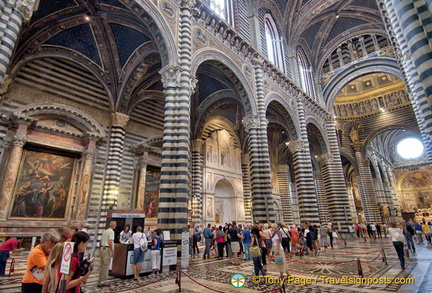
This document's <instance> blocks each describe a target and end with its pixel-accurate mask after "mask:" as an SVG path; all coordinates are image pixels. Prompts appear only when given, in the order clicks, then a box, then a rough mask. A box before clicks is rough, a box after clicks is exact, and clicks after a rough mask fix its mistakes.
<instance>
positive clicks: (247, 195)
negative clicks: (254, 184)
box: [242, 155, 252, 223]
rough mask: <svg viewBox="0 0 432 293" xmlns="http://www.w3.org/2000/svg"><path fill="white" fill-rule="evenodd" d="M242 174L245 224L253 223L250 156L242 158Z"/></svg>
mask: <svg viewBox="0 0 432 293" xmlns="http://www.w3.org/2000/svg"><path fill="white" fill-rule="evenodd" d="M242 173H243V178H242V179H243V196H244V199H243V200H244V210H245V222H246V223H252V196H251V185H250V178H249V174H250V170H249V156H248V155H243V156H242Z"/></svg>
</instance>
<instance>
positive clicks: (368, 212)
mask: <svg viewBox="0 0 432 293" xmlns="http://www.w3.org/2000/svg"><path fill="white" fill-rule="evenodd" d="M352 146H353V148H354V150H355V158H356V163H357V166H358V169H359V173H360V178H358V180H357V183H358V187H359V192H360V199H361V202H362V206H363V212H364V214H365V219H366V222H367V223H372V222H377V221H378V220H379V219H380V217H379V211H378V204H377V200H376V195H375V189H374V186H373V181H372V174H371V172H370V168H369V160H368V159H364V158H363V156H362V154H361V146H362V143H361V142H354V143H352Z"/></svg>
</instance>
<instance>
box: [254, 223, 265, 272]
mask: <svg viewBox="0 0 432 293" xmlns="http://www.w3.org/2000/svg"><path fill="white" fill-rule="evenodd" d="M262 243H263V239H262V238H261V235H260V231H259V228H258V226H256V225H255V226H253V227H252V233H251V244H250V245H251V247H254V246H258V247H259V249H261V247H262ZM252 260H253V264H254V271H255V276H259V273H260V272H261V274H262V275H263V276H265V275H266V274H267V272H266V271H265V269H264V267H263V265H262V263H261V255H258V256H254V257H252Z"/></svg>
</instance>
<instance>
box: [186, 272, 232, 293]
mask: <svg viewBox="0 0 432 293" xmlns="http://www.w3.org/2000/svg"><path fill="white" fill-rule="evenodd" d="M180 273H182V274H183V275H185V276H186V277H188V278H189V279H190V280H191V281H193V282H195V283H196V284H198V285H200V286H203V287H204V288H206V289H208V290H211V291H214V292H218V293H225V292H224V291H219V290H216V289H212V288H210V287H208V286H206V285H203V284H200V283H198V282H197V281H195V280H194V279H192V277H191V276H189V275H188V274H186V273H185V272H183V271H180Z"/></svg>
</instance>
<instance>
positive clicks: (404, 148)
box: [396, 137, 424, 160]
mask: <svg viewBox="0 0 432 293" xmlns="http://www.w3.org/2000/svg"><path fill="white" fill-rule="evenodd" d="M396 151H397V153H398V155H399V156H401V157H402V158H403V159H406V160H409V159H417V158H418V157H420V156H421V155H422V154H423V151H424V146H423V143H422V142H421V141H420V140H419V139H418V138H414V137H408V138H404V139H402V140H401V141H399V142H398V144H397V145H396Z"/></svg>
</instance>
